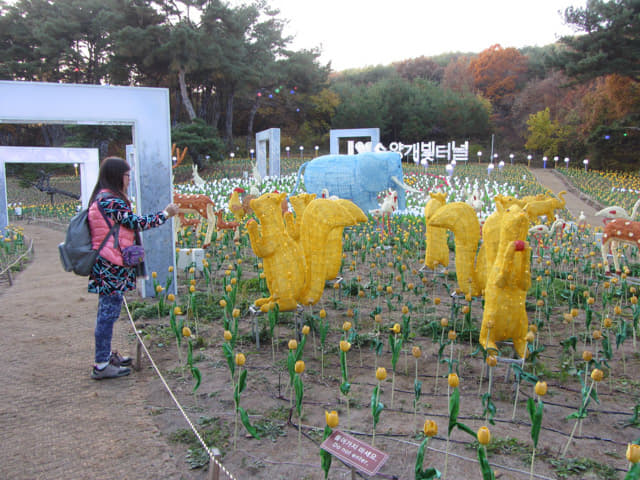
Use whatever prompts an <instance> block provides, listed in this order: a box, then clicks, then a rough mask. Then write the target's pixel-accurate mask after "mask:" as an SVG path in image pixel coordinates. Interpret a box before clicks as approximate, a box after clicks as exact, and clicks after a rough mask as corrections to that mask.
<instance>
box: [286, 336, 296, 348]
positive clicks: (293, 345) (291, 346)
mask: <svg viewBox="0 0 640 480" xmlns="http://www.w3.org/2000/svg"><path fill="white" fill-rule="evenodd" d="M287 346H288V347H289V350H295V349H297V348H298V342H297V341H296V339H295V338H292V339H291V340H289V343H288V345H287Z"/></svg>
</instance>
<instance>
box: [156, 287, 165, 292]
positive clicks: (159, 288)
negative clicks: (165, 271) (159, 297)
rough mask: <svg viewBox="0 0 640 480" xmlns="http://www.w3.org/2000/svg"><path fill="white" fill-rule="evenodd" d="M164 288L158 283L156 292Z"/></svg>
mask: <svg viewBox="0 0 640 480" xmlns="http://www.w3.org/2000/svg"><path fill="white" fill-rule="evenodd" d="M162 290H164V289H163V288H162V285H156V293H160V292H162Z"/></svg>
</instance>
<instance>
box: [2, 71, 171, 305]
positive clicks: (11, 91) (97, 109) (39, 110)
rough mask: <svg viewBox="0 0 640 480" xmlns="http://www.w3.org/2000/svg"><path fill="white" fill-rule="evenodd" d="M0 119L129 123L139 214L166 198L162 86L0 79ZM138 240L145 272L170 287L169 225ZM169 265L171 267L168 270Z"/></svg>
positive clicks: (145, 288)
mask: <svg viewBox="0 0 640 480" xmlns="http://www.w3.org/2000/svg"><path fill="white" fill-rule="evenodd" d="M0 123H58V124H68V125H128V126H131V128H132V137H133V144H134V146H135V157H136V162H137V165H135V168H134V169H133V170H134V174H135V181H136V185H139V186H140V190H138V192H137V195H138V198H136V203H137V206H138V212H139V213H140V212H141V213H152V212H159V211H161V210H162V209H163V208H164V207H165V206H166V205H167V204H169V203H170V202H171V199H172V185H171V127H170V111H169V90H168V89H166V88H148V87H114V86H108V85H106V86H105V85H76V84H60V83H42V82H14V81H0ZM2 181H3V182H4V181H5V180H4V176H3V180H2ZM5 198H6V197H5ZM5 211H6V210H5ZM142 238H143V241H144V245H145V254H146V255H145V262H146V265H147V270H148V272H157V279H156V281H158V282H159V283H160V284H161V285H164V284H165V282H166V280H167V278H168V277H169V276H172V279H173V281H172V285H171V290H172V291H173V290H174V289H175V285H176V268H175V254H174V243H173V231H172V228H166V227H165V228H157V229H152V230H148V231H145V232H143V234H142ZM169 267H173V273H170V272H169ZM140 294H141V295H142V296H143V297H148V296H153V295H155V291H154V288H153V281H152V279H151V278H150V277H149V278H147V279H145V281H144V282H141V285H140Z"/></svg>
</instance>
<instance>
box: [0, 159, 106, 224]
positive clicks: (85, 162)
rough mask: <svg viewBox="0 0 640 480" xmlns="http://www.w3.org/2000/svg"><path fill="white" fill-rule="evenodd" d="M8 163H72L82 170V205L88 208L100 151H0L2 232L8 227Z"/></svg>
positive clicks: (95, 179)
mask: <svg viewBox="0 0 640 480" xmlns="http://www.w3.org/2000/svg"><path fill="white" fill-rule="evenodd" d="M5 163H52V164H53V163H72V164H77V165H78V168H79V169H80V201H81V203H82V208H87V207H88V206H89V198H90V197H91V191H92V190H93V187H94V186H95V184H96V182H97V181H98V169H99V167H100V165H99V156H98V149H97V148H55V147H0V230H4V229H5V228H6V226H7V225H8V215H7V207H8V203H7V185H6V170H5Z"/></svg>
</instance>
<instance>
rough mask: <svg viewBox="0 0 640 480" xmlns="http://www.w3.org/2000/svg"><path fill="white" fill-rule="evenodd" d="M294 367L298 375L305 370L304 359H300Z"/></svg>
mask: <svg viewBox="0 0 640 480" xmlns="http://www.w3.org/2000/svg"><path fill="white" fill-rule="evenodd" d="M293 369H294V370H295V372H296V373H297V374H298V375H300V374H301V373H302V372H304V361H303V360H298V361H297V362H296V364H295V366H294V367H293Z"/></svg>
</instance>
